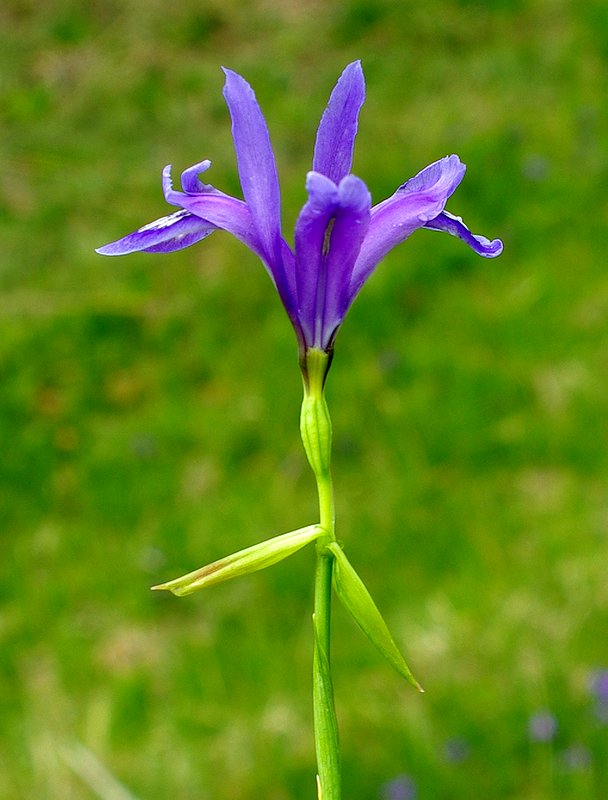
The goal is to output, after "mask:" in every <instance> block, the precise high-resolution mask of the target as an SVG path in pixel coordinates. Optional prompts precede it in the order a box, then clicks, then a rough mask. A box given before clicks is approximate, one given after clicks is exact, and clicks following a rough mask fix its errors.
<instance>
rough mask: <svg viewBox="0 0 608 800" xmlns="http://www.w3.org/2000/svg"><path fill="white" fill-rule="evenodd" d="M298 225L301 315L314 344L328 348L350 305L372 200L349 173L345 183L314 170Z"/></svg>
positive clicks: (296, 242) (298, 293)
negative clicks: (351, 283) (356, 265)
mask: <svg viewBox="0 0 608 800" xmlns="http://www.w3.org/2000/svg"><path fill="white" fill-rule="evenodd" d="M306 188H307V190H308V194H309V199H308V202H307V203H306V204H305V205H304V208H303V209H302V211H301V212H300V216H299V217H298V221H297V223H296V235H295V251H296V280H297V296H298V316H299V318H300V322H301V326H302V330H303V332H304V336H305V339H306V342H307V344H308V346H315V347H320V348H321V349H324V350H325V349H327V348H328V346H330V344H331V341H332V338H333V335H334V334H335V331H336V329H337V328H338V326H339V325H340V323H341V322H342V320H343V318H344V315H345V313H346V311H347V309H348V306H349V304H350V296H349V294H348V286H349V283H350V274H351V271H352V269H353V266H354V264H355V260H356V258H357V255H358V253H359V249H360V247H361V242H362V241H363V239H364V238H365V234H366V232H367V228H368V225H369V216H370V205H371V198H370V194H369V191H368V189H367V187H366V186H365V184H364V183H363V181H361V180H360V179H359V178H356V177H355V176H354V175H348V176H347V177H346V178H344V179H343V180H342V181H341V182H340V184H339V186H336V184H335V183H334V182H333V181H331V180H329V178H327V177H325V176H324V175H321V174H320V173H318V172H309V173H308V178H307V182H306Z"/></svg>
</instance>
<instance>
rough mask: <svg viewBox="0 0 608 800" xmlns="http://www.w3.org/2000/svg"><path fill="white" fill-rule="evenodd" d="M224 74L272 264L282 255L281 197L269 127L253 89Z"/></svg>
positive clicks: (244, 178)
mask: <svg viewBox="0 0 608 800" xmlns="http://www.w3.org/2000/svg"><path fill="white" fill-rule="evenodd" d="M224 73H225V75H226V83H225V85H224V97H225V99H226V103H227V105H228V110H229V111H230V116H231V117H232V138H233V140H234V147H235V150H236V158H237V163H238V169H239V177H240V179H241V187H242V189H243V196H244V198H245V202H246V203H247V206H248V208H249V210H250V212H251V219H252V220H253V224H254V225H255V228H256V231H257V238H258V240H259V242H260V245H261V247H262V248H263V250H264V253H265V260H266V262H267V263H268V264H272V263H273V262H274V261H275V259H277V260H280V256H281V208H280V203H281V198H280V190H279V179H278V176H277V168H276V163H275V160H274V153H273V152H272V146H271V144H270V137H269V135H268V128H267V126H266V121H265V119H264V117H263V115H262V111H261V109H260V107H259V105H258V102H257V100H256V97H255V94H254V92H253V89H252V88H251V86H249V84H248V83H247V81H246V80H245V79H244V78H242V77H241V76H240V75H238V74H237V73H236V72H233V71H232V70H230V69H224Z"/></svg>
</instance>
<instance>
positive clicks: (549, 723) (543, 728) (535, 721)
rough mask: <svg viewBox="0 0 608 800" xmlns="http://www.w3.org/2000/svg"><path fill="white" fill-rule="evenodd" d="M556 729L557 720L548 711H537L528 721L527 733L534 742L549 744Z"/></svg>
mask: <svg viewBox="0 0 608 800" xmlns="http://www.w3.org/2000/svg"><path fill="white" fill-rule="evenodd" d="M557 727H558V726H557V719H556V718H555V717H554V716H553V714H552V713H551V712H550V711H537V712H536V713H535V714H532V716H531V717H530V719H529V720H528V733H529V735H530V739H532V741H534V742H550V741H551V740H552V739H553V738H554V737H555V734H556V733H557Z"/></svg>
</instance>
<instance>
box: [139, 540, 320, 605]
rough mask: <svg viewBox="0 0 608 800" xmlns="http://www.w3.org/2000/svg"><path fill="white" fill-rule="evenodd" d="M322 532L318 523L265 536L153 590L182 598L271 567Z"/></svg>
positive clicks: (154, 587)
mask: <svg viewBox="0 0 608 800" xmlns="http://www.w3.org/2000/svg"><path fill="white" fill-rule="evenodd" d="M322 533H323V529H322V528H320V527H319V526H318V525H308V526H307V527H306V528H298V530H295V531H290V532H289V533H283V534H281V535H280V536H275V537H274V538H272V539H266V541H264V542H260V543H259V544H254V545H253V546H252V547H247V548H246V549H245V550H239V551H238V552H237V553H232V554H231V555H229V556H226V557H225V558H221V559H220V560H219V561H214V562H213V563H212V564H207V565H206V566H205V567H201V568H200V569H197V570H195V571H194V572H189V573H188V574H187V575H182V577H181V578H175V579H174V580H172V581H167V583H161V584H158V586H153V587H152V589H153V590H160V589H166V590H168V591H170V592H173V594H175V595H177V596H178V597H183V596H184V595H187V594H192V592H195V591H196V590H197V589H203V588H205V587H206V586H213V585H214V584H215V583H222V581H227V580H230V578H238V577H239V576H240V575H248V574H249V573H251V572H257V571H258V570H260V569H265V568H266V567H270V566H272V565H273V564H276V563H277V562H278V561H282V560H283V559H284V558H287V557H288V556H290V555H292V554H293V553H295V552H296V551H297V550H300V549H301V548H302V547H304V546H305V545H307V544H308V543H309V542H312V541H314V540H315V539H317V538H318V537H319V536H320V535H321V534H322Z"/></svg>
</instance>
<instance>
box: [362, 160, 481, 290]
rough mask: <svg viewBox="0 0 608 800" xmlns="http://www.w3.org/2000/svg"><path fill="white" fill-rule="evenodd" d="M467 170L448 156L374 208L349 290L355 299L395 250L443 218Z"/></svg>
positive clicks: (459, 162) (458, 161)
mask: <svg viewBox="0 0 608 800" xmlns="http://www.w3.org/2000/svg"><path fill="white" fill-rule="evenodd" d="M465 169H466V168H465V166H464V164H462V163H461V161H460V159H459V158H458V156H454V155H452V156H446V157H445V158H442V159H441V160H440V161H436V162H435V163H433V164H430V165H429V166H428V167H426V168H425V169H423V170H422V171H421V172H419V173H418V174H417V175H416V176H415V177H414V178H411V179H410V180H409V181H406V183H404V184H403V185H402V186H400V187H399V188H398V189H397V191H396V192H395V193H394V194H393V195H392V196H391V197H389V198H388V199H386V200H384V201H383V202H382V203H379V204H378V205H377V206H374V207H373V208H372V217H371V223H370V226H369V232H368V234H367V236H366V238H365V241H364V242H363V246H362V247H361V252H360V253H359V257H358V259H357V263H356V264H355V268H354V270H353V276H352V280H351V287H350V291H351V293H352V295H353V297H354V296H355V295H356V294H357V292H358V291H359V289H360V288H361V286H362V285H363V284H364V283H365V281H366V280H367V279H368V277H369V276H370V274H371V273H372V272H373V271H374V269H375V268H376V266H377V264H378V263H379V262H380V261H381V260H382V259H383V258H384V256H385V255H386V254H387V253H388V252H389V251H390V250H392V249H393V247H395V246H396V245H398V244H400V243H401V242H403V241H405V239H407V237H408V236H410V235H411V234H412V233H413V232H414V231H415V230H417V229H418V228H421V227H422V226H423V225H425V224H426V223H427V222H428V221H429V220H432V219H435V217H437V216H438V215H439V214H441V212H442V211H443V209H444V206H445V204H446V202H447V199H448V197H449V196H450V195H451V194H452V192H453V191H454V190H455V189H456V187H457V186H458V184H459V183H460V181H461V180H462V178H463V175H464V173H465Z"/></svg>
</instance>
